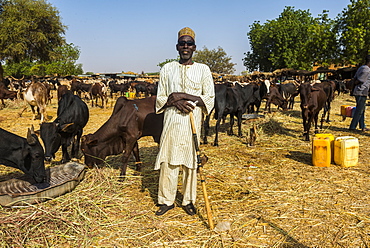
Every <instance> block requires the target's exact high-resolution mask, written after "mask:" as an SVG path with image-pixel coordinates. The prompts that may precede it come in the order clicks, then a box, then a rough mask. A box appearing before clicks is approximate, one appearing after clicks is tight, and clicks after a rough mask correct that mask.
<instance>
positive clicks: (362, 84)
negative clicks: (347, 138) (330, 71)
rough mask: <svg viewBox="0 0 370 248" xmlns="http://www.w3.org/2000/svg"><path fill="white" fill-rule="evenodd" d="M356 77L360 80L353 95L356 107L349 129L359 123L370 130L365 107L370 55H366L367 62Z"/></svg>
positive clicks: (352, 128) (369, 79)
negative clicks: (367, 125)
mask: <svg viewBox="0 0 370 248" xmlns="http://www.w3.org/2000/svg"><path fill="white" fill-rule="evenodd" d="M355 79H357V82H358V83H357V84H356V85H355V87H354V89H353V95H354V96H355V98H356V109H355V113H354V115H353V118H352V121H351V124H350V125H349V130H356V129H357V125H359V126H360V129H361V130H362V131H368V129H367V128H366V125H365V108H366V98H367V96H368V94H369V88H370V55H367V56H366V58H365V64H364V65H362V66H361V67H360V68H358V70H357V72H356V74H355Z"/></svg>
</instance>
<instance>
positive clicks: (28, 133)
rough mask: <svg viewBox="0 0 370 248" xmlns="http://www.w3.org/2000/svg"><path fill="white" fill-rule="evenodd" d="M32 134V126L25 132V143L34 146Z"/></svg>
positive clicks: (34, 141)
mask: <svg viewBox="0 0 370 248" xmlns="http://www.w3.org/2000/svg"><path fill="white" fill-rule="evenodd" d="M32 134H35V132H34V130H33V125H32V127H31V129H30V128H28V132H27V143H28V144H29V145H34V144H36V139H35V137H33V136H32Z"/></svg>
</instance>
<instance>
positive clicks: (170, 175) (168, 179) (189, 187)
mask: <svg viewBox="0 0 370 248" xmlns="http://www.w3.org/2000/svg"><path fill="white" fill-rule="evenodd" d="M180 167H182V190H181V193H182V194H183V196H184V197H183V200H182V205H183V206H185V205H188V204H189V203H191V202H192V203H193V204H194V203H195V199H196V197H197V169H189V168H188V167H186V166H181V165H171V164H168V163H161V169H160V174H159V185H158V204H166V205H167V206H170V205H172V204H173V203H174V202H175V199H176V192H177V184H178V177H179V172H180Z"/></svg>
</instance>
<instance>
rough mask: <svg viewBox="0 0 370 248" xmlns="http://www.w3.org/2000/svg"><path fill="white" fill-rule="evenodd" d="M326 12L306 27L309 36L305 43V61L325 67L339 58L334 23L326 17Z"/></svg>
mask: <svg viewBox="0 0 370 248" xmlns="http://www.w3.org/2000/svg"><path fill="white" fill-rule="evenodd" d="M327 12H328V11H326V10H324V11H323V12H322V14H320V15H319V16H318V17H317V18H315V20H314V23H313V24H311V25H310V26H309V27H308V34H309V36H308V40H307V43H306V51H307V53H306V58H307V60H308V61H311V62H312V63H313V64H320V65H322V66H326V67H328V66H330V65H331V64H332V63H333V62H334V61H336V60H337V58H338V56H339V54H338V52H339V48H338V47H339V46H338V41H337V38H336V31H335V24H336V22H335V21H334V20H332V19H330V18H329V17H328V14H327Z"/></svg>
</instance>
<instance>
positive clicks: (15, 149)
mask: <svg viewBox="0 0 370 248" xmlns="http://www.w3.org/2000/svg"><path fill="white" fill-rule="evenodd" d="M0 164H3V165H5V166H10V167H13V168H17V169H20V170H21V171H23V172H24V173H25V174H27V175H30V176H32V177H33V178H34V179H35V181H36V182H37V183H41V182H44V181H45V179H46V172H45V165H44V149H43V148H42V146H41V144H40V142H39V139H38V138H37V135H36V134H35V132H34V130H33V126H32V128H31V129H28V133H27V139H25V138H22V137H20V136H18V135H15V134H13V133H10V132H8V131H6V130H4V129H2V128H0Z"/></svg>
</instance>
